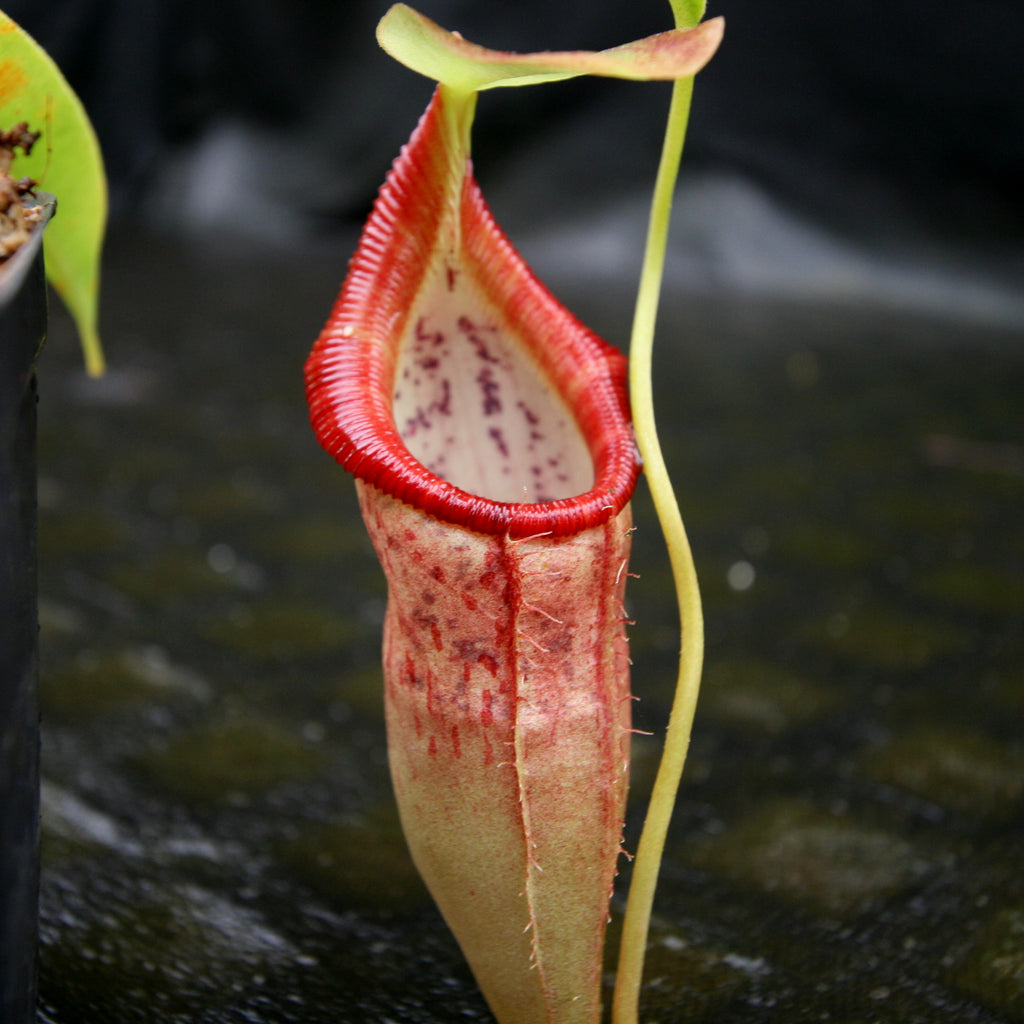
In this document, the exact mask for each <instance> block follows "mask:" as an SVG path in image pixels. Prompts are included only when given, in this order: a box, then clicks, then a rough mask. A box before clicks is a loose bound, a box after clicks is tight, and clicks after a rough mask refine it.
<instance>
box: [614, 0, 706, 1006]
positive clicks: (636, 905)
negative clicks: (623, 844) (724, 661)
mask: <svg viewBox="0 0 1024 1024" xmlns="http://www.w3.org/2000/svg"><path fill="white" fill-rule="evenodd" d="M672 6H673V11H674V13H675V15H676V19H677V23H679V22H680V21H681V20H682V19H683V18H688V17H690V16H696V17H698V18H699V17H700V14H701V13H702V11H699V10H698V9H697V8H702V7H703V4H699V3H696V4H695V3H692V2H689V3H688V2H686V0H672ZM692 94H693V79H692V78H686V79H680V80H678V81H676V83H675V84H674V86H673V90H672V102H671V106H670V108H669V116H668V126H667V128H666V133H665V142H664V146H663V148H662V154H661V162H660V164H659V167H658V177H657V182H656V184H655V189H654V198H653V200H652V204H651V215H650V222H649V227H648V236H647V245H646V249H645V252H644V263H643V269H642V271H641V276H640V286H639V291H638V295H637V303H636V313H635V316H634V321H633V332H632V338H631V341H630V351H629V366H630V371H629V389H630V403H631V405H632V410H633V426H634V431H635V433H636V439H637V446H638V448H639V449H640V454H641V456H642V457H643V462H644V475H645V477H646V478H647V484H648V487H649V488H650V491H651V498H652V500H653V503H654V508H655V511H656V513H657V516H658V520H659V522H660V524H661V529H662V533H663V534H664V537H665V543H666V546H667V548H668V553H669V560H670V563H671V566H672V575H673V578H674V580H675V587H676V597H677V600H678V603H679V616H680V629H681V642H680V643H681V646H680V657H679V674H678V677H677V681H676V691H675V696H674V698H673V702H672V711H671V715H670V718H669V724H668V729H667V731H666V736H665V748H664V752H663V753H662V759H661V764H660V765H659V767H658V774H657V777H656V779H655V783H654V788H653V791H652V793H651V799H650V803H649V805H648V809H647V816H646V819H645V821H644V827H643V832H642V833H641V836H640V842H639V845H638V848H637V854H636V859H635V861H634V863H633V874H632V881H631V883H630V888H629V898H628V901H627V904H626V913H625V918H624V920H623V927H622V940H621V944H620V947H619V964H618V971H617V972H616V981H615V993H614V996H613V999H612V1021H613V1024H636V1021H637V1006H638V1002H639V995H640V983H641V979H642V976H643V966H644V955H645V952H646V945H647V933H648V928H649V926H650V919H651V907H652V904H653V902H654V891H655V888H656V886H657V881H658V872H659V869H660V867H661V857H662V852H663V850H664V847H665V837H666V834H667V832H668V826H669V821H670V819H671V816H672V809H673V806H674V804H675V799H676V793H677V791H678V788H679V782H680V779H681V777H682V773H683V766H684V764H685V761H686V753H687V750H688V748H689V744H690V730H691V727H692V725H693V716H694V711H695V709H696V705H697V692H698V689H699V687H700V677H701V669H702V666H703V661H704V615H703V610H702V608H701V600H700V589H699V586H698V583H697V572H696V569H695V567H694V564H693V555H692V553H691V551H690V543H689V540H688V539H687V536H686V529H685V527H684V526H683V519H682V515H681V514H680V511H679V506H678V503H677V502H676V497H675V492H674V491H673V489H672V483H671V480H670V479H669V475H668V471H667V469H666V467H665V461H664V458H663V457H662V453H661V446H660V445H659V443H658V434H657V429H656V426H655V422H654V404H653V397H652V385H651V363H652V358H651V354H652V349H653V341H654V327H655V320H656V318H657V310H658V294H659V291H660V289H661V281H662V276H663V271H664V265H665V249H666V246H667V242H668V226H669V218H670V215H671V210H672V195H673V192H674V189H675V183H676V177H677V175H678V170H679V161H680V158H681V156H682V150H683V140H684V138H685V136H686V127H687V123H688V121H689V112H690V99H691V96H692Z"/></svg>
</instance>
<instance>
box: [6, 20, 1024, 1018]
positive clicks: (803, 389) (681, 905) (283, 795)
mask: <svg viewBox="0 0 1024 1024" xmlns="http://www.w3.org/2000/svg"><path fill="white" fill-rule="evenodd" d="M0 2H2V0H0ZM418 6H419V8H420V9H421V10H422V11H423V12H424V13H425V14H427V15H428V16H430V17H432V18H434V19H435V20H436V21H438V22H439V23H440V24H442V25H444V26H445V27H448V28H453V29H458V30H460V31H461V32H462V33H463V34H464V35H465V36H466V37H467V38H469V39H472V40H474V41H478V42H481V43H484V44H488V45H491V46H494V47H504V48H509V49H519V50H535V49H544V48H602V47H607V46H612V45H615V44H618V43H622V42H625V41H627V40H630V39H633V38H637V37H640V36H643V35H645V34H648V33H652V32H657V31H660V30H662V29H664V28H666V27H668V26H669V24H670V15H669V10H668V5H667V4H665V3H664V0H643V2H641V0H619V2H617V3H611V2H607V0H560V2H559V3H558V4H557V5H556V4H553V3H550V2H541V0H516V2H515V3H497V2H495V0H474V2H469V0H421V2H420V3H419V5H418ZM4 7H5V9H6V10H7V12H8V13H9V14H10V15H11V16H12V17H14V18H15V19H16V20H19V21H20V22H21V23H22V24H23V25H24V26H25V27H26V28H27V29H28V30H29V31H30V32H31V33H32V34H33V35H34V36H35V37H36V38H37V39H38V40H39V41H40V42H41V43H42V44H43V45H44V46H45V47H46V48H47V49H48V50H49V51H50V53H51V54H52V55H53V56H54V57H55V58H56V60H57V61H58V63H59V64H60V65H61V66H62V68H63V69H64V70H65V72H66V74H67V76H68V78H69V79H70V80H71V82H72V84H73V85H74V87H75V88H76V89H77V91H78V92H79V94H80V95H81V97H82V98H83V100H84V102H85V105H86V107H87V108H88V110H89V112H90V114H91V116H92V118H93V120H94V123H95V125H96V128H97V131H98V133H99V136H100V141H101V143H102V146H103V149H104V153H105V156H106V162H107V169H108V173H109V176H110V182H111V188H112V226H111V232H110V236H109V240H108V245H107V248H106V253H105V261H104V280H103V290H102V302H101V327H102V334H103V338H104V343H105V347H106V351H107V356H108V362H109V366H110V369H109V372H108V374H107V375H106V377H104V378H102V379H100V380H90V379H87V378H86V376H85V374H84V371H83V369H82V361H81V357H80V354H79V352H78V350H77V344H76V341H75V337H74V332H73V329H72V327H71V324H70V321H69V319H68V317H67V316H66V314H65V313H64V311H63V310H62V308H61V306H60V304H59V302H56V301H54V302H52V303H51V305H50V338H49V340H48V342H47V346H46V349H45V351H44V352H43V353H42V356H41V357H40V360H39V394H40V403H39V422H40V436H39V561H40V572H39V598H40V601H39V604H40V621H41V633H40V697H41V704H42V722H43V725H42V732H43V755H42V756H43V765H42V774H43V789H42V802H43V819H42V831H43V843H42V849H43V873H42V890H41V905H42V920H41V940H42V950H41V958H40V992H41V1015H40V1021H41V1024H135V1022H138V1021H147V1022H148V1021H151V1020H153V1019H154V1014H157V1015H158V1016H159V1018H160V1019H161V1020H166V1021H168V1022H170V1021H175V1022H178V1021H180V1022H186V1021H187V1022H189V1024H240V1022H253V1021H262V1022H265V1024H292V1022H301V1024H318V1022H323V1024H328V1022H329V1024H339V1022H341V1024H350V1022H351V1024H365V1022H385V1021H387V1022H391V1024H439V1022H442V1021H451V1020H460V1021H479V1022H481V1024H483V1022H485V1021H487V1020H489V1019H490V1018H489V1015H488V1013H487V1010H486V1007H485V1006H484V1005H483V1002H482V1000H481V998H480V996H479V994H478V992H477V990H476V987H475V985H474V982H473V979H472V977H471V976H470V975H469V972H468V970H467V969H466V967H465V964H464V961H463V959H462V956H461V954H460V952H459V950H458V948H457V947H456V946H455V944H454V942H453V941H452V939H451V937H450V936H449V934H448V932H447V930H446V929H445V927H444V925H443V922H442V921H441V920H440V919H439V917H438V915H437V912H436V911H435V909H434V908H433V905H432V904H431V902H430V901H429V899H428V898H427V896H426V894H425V892H424V891H423V888H422V886H421V884H420V883H419V881H418V879H417V876H416V874H415V871H414V869H413V867H412V865H411V863H410V861H409V858H408V854H407V852H406V849H405V846H404V842H403V839H402V836H401V831H400V828H399V826H398V822H397V816H396V812H395V809H394V803H393V799H392V796H391V788H390V781H389V777H388V769H387V756H386V749H385V736H384V726H383V721H382V706H381V705H382V695H381V679H380V628H381V620H382V616H383V609H384V603H385V599H386V594H385V590H384V584H383V578H382V574H381V572H380V569H379V566H378V564H377V561H376V558H375V556H374V554H373V552H372V550H371V549H370V545H369V542H368V540H367V538H366V534H365V531H364V530H363V528H362V524H361V522H360V520H359V514H358V509H357V508H356V503H355V500H354V494H353V488H352V487H351V483H350V481H349V480H347V479H346V478H345V476H344V474H342V473H341V472H340V471H339V470H338V468H337V466H336V465H335V464H334V463H333V462H332V461H331V460H330V459H329V458H328V457H327V456H326V455H325V454H324V453H323V452H322V451H321V450H320V449H319V447H318V446H317V444H316V441H315V439H314V437H313V434H312V431H311V430H310V427H309V423H308V416H307V411H306V405H305V400H304V395H303V389H302V365H303V361H304V359H305V357H306V354H307V353H308V351H309V347H310V345H311V344H312V341H313V339H314V338H315V337H316V334H317V332H318V331H319V329H320V327H321V325H322V324H323V322H324V320H325V318H326V316H327V313H328V310H329V308H330V306H331V303H332V302H333V300H334V297H335V295H336V293H337V289H338V286H339V283H340V281H341V278H342V277H343V275H344V272H345V267H346V264H347V261H348V258H349V256H350V254H351V252H352V249H353V247H354V245H355V241H356V238H357V235H358V231H359V228H360V225H361V223H362V221H363V219H364V218H365V216H366V214H367V212H368V210H369V208H370V204H371V203H372V201H373V197H374V195H375V193H376V190H377V188H378V186H379V185H380V183H381V182H382V180H383V178H384V175H385V173H386V170H387V168H388V166H389V165H390V163H391V161H392V159H393V158H394V156H395V155H396V154H397V152H398V150H399V147H400V146H401V145H402V143H403V142H404V141H405V140H406V138H408V136H409V134H410V132H411V131H412V129H413V126H414V125H415V123H416V121H417V118H418V117H419V114H420V112H421V111H422V110H423V108H424V107H425V105H426V103H427V100H428V96H429V93H430V89H431V85H430V83H429V82H427V81H426V80H424V79H421V78H419V77H418V76H416V75H414V74H413V73H411V72H409V71H407V70H406V69H404V68H402V67H400V66H398V65H396V64H395V63H394V62H393V61H392V60H391V59H390V58H388V57H387V56H386V55H384V54H383V53H382V52H380V51H379V50H378V48H377V46H376V44H375V42H374V38H373V30H374V26H375V24H376V21H377V19H378V18H379V17H380V16H381V15H382V14H383V12H384V10H385V9H386V4H385V2H383V0H380V2H377V0H374V2H366V0H334V2H330V3H328V2H314V0H214V2H210V0H203V2H200V0H176V2H172V0H50V2H45V0H7V3H5V4H4ZM556 8H557V11H558V13H557V14H554V13H553V11H554V10H555V9H556ZM708 13H709V15H718V14H721V15H724V16H725V18H726V32H725V41H724V44H723V46H722V48H721V51H720V52H719V54H718V55H717V56H716V57H715V58H714V59H713V61H712V62H711V64H710V65H709V66H708V68H707V69H706V70H705V71H703V72H702V73H701V74H700V76H699V78H698V80H697V85H696V89H695V99H694V109H693V117H692V121H691V129H690V134H689V138H688V142H687V150H686V153H685V155H684V161H683V173H682V176H681V180H680V186H679V190H678V196H677V203H676V211H675V219H674V222H673V229H672V238H671V247H672V251H671V253H670V259H669V261H668V269H667V282H666V288H665V291H664V294H663V299H662V305H661V317H660V323H659V335H658V341H657V346H656V351H655V366H656V374H655V405H656V408H657V410H658V415H659V430H660V433H661V436H662V442H663V445H664V448H665V455H666V460H667V462H668V464H669V467H670V470H671V472H672V474H673V478H674V479H675V480H676V482H677V487H678V490H679V494H680V500H681V504H682V508H683V512H684V515H685V517H686V521H687V527H688V530H689V531H690V537H691V542H692V546H693V550H694V554H695V559H696V563H697V568H698V574H699V576H700V580H701V587H702V593H703V600H704V612H705V623H706V638H707V659H706V670H705V677H704V684H703V689H702V694H701V698H700V703H699V706H698V712H697V720H696V723H695V729H694V734H693V742H692V744H691V747H690V753H689V758H688V762H687V770H686V776H685V778H684V782H683V787H682V790H681V792H680V797H679V800H678V802H677V808H676V814H675V817H674V819H673V825H672V829H671V830H670V834H669V837H668V845H667V848H666V858H665V862H664V864H663V870H662V880H661V884H660V888H659V892H658V897H657V902H656V906H655V917H654V922H653V928H652V935H651V943H650V949H649V953H648V964H649V967H648V970H647V973H646V975H645V984H644V990H643V1011H642V1019H644V1020H645V1021H649V1022H650V1024H654V1022H656V1021H657V1022H660V1024H712V1022H713V1024H765V1022H766V1021H784V1022H785V1024H818V1022H821V1021H833V1022H837V1024H840V1022H848V1021H858V1022H864V1021H872V1022H877V1024H965V1022H966V1024H1021V1022H1022V1021H1024V942H1022V936H1024V876H1022V875H1021V871H1020V850H1021V846H1022V842H1024V839H1022V837H1024V742H1022V737H1024V518H1022V516H1021V509H1022V508H1024V402H1022V400H1021V397H1022V396H1024V289H1022V287H1021V285H1022V283H1024V198H1022V196H1024V193H1022V188H1021V186H1022V185H1024V81H1022V75H1021V41H1022V40H1024V5H1021V4H1020V3H1018V2H1015V0H976V2H975V3H973V4H970V5H957V6H956V7H954V6H953V5H948V4H947V5H941V4H935V3H925V2H923V0H889V2H887V3H876V4H873V5H864V4H853V3H848V2H847V3H836V2H824V0H790V2H787V3H782V2H777V3H769V2H767V0H711V3H710V4H709V10H708ZM668 92H669V90H668V87H667V86H665V85H661V84H653V85H652V84H636V83H623V82H607V81H599V80H579V81H572V82H563V83H559V84H553V85H549V86H545V87H536V88H529V89H515V90H495V91H493V92H491V93H488V94H485V95H484V96H483V97H482V98H481V100H480V104H479V108H478V113H477V121H476V124H475V126H474V158H475V161H476V169H477V176H478V178H479V179H480V182H481V185H482V187H483V191H484V194H485V195H486V197H487V199H488V201H489V202H490V204H491V206H492V207H493V209H494V211H495V214H496V217H497V220H498V222H499V223H500V224H501V225H502V226H503V228H504V229H505V230H506V232H507V233H508V234H509V235H510V237H511V238H512V240H513V241H514V242H515V243H516V245H517V246H518V247H519V248H520V249H521V250H522V251H523V253H524V255H525V256H526V257H527V259H528V261H529V262H530V263H531V265H532V266H533V267H534V269H535V270H536V271H537V272H538V274H539V276H540V277H541V278H542V279H543V280H544V281H545V282H546V283H547V284H548V285H549V286H550V287H551V288H552V290H553V291H554V292H555V294H556V295H558V296H559V298H560V299H561V300H562V301H563V302H565V304H566V305H567V306H569V307H570V308H571V309H572V310H573V311H574V312H576V313H577V314H579V315H580V317H581V318H582V319H583V320H584V321H585V322H587V323H588V324H590V325H591V326H592V327H594V328H595V329H596V330H597V331H598V332H599V333H601V334H602V335H604V336H605V337H606V338H608V339H609V340H610V341H612V342H614V343H616V344H619V345H624V344H625V341H626V339H627V338H628V331H629V321H630V316H631V312H632V302H633V296H634V293H635V287H636V279H637V275H638V272H639V263H640V253H641V247H642V241H643V233H644V227H645V220H646V215H647V203H648V198H649V193H650V189H651V186H652V183H653V177H654V172H655V165H656V162H657V158H658V151H659V147H660V141H661V132H662V125H663V119H664V116H665V113H666V110H667V106H668V98H669V97H668ZM58 216H59V213H58ZM634 512H635V516H636V522H637V527H638V529H637V532H636V534H635V537H634V548H633V551H634V556H633V560H632V564H631V568H632V570H634V571H635V572H636V573H637V574H638V575H639V579H637V580H634V581H632V582H631V587H630V592H629V596H628V605H629V614H630V617H631V618H632V619H635V620H636V622H635V625H631V626H630V630H629V634H630V647H631V655H632V659H633V663H634V689H635V692H636V693H637V695H638V701H637V703H636V711H635V714H636V724H637V728H638V729H639V730H641V732H640V733H639V734H638V735H637V736H636V737H635V738H634V744H633V767H632V782H631V794H630V808H629V812H628V817H627V821H626V829H625V846H626V848H627V849H633V848H635V845H636V840H637V835H638V832H639V828H640V824H641V820H642V812H643V807H644V804H645V799H646V794H647V792H648V790H649V787H650V785H651V781H652V776H653V772H654V769H655V764H656V761H657V757H658V754H659V751H660V737H661V735H662V733H663V729H664V725H665V721H666V719H667V715H668V710H669V707H670V704H671V692H672V685H673V682H674V678H675V669H676V657H677V652H678V642H679V631H678V619H677V616H676V612H675V604H674V597H673V593H672V587H671V579H670V574H669V572H668V570H667V567H666V554H665V551H664V549H663V546H662V544H661V541H660V534H659V532H658V529H657V525H656V523H655V521H654V517H653V514H652V510H651V506H650V502H649V499H648V496H647V494H646V490H645V487H644V486H643V484H641V486H640V487H639V488H638V490H637V495H636V498H635V501H634ZM648 733H649V735H648ZM628 875H629V865H628V864H627V863H626V862H625V861H623V862H622V865H621V876H620V879H619V883H618V885H617V891H616V895H615V898H614V900H613V904H612V924H611V930H610V935H611V944H612V946H614V943H615V934H616V931H617V928H618V923H619V921H620V918H621V910H622V901H623V893H624V891H625V883H626V882H627V881H628Z"/></svg>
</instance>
